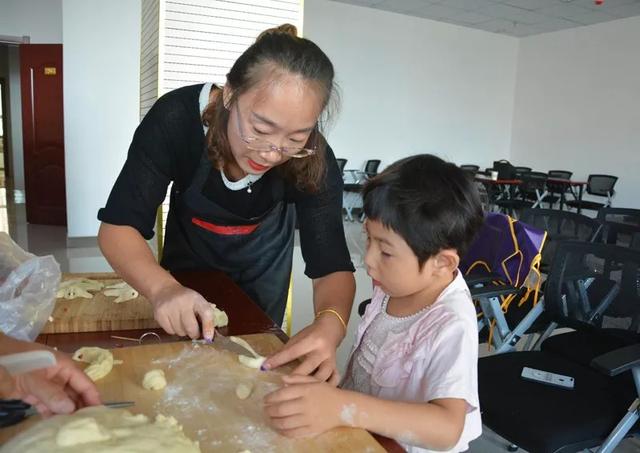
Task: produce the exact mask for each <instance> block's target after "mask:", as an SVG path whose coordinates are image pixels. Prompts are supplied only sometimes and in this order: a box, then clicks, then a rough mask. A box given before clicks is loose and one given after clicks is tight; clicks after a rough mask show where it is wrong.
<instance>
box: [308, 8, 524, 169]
mask: <svg viewBox="0 0 640 453" xmlns="http://www.w3.org/2000/svg"><path fill="white" fill-rule="evenodd" d="M304 34H305V37H307V38H309V39H311V40H313V41H315V42H316V43H317V44H318V45H319V46H320V47H321V48H322V49H323V50H324V51H325V52H326V53H327V55H328V56H329V58H331V60H332V62H333V64H334V66H335V70H336V75H337V82H338V83H339V85H340V87H341V92H342V109H341V112H340V115H339V117H338V118H337V121H336V122H335V126H334V127H333V129H332V130H331V131H330V133H329V140H330V143H331V145H332V147H333V149H334V151H335V153H336V155H337V156H338V157H346V158H348V160H349V162H348V163H347V168H359V167H361V166H362V165H363V163H364V162H365V161H366V160H367V159H372V158H379V159H381V160H382V161H383V166H385V165H387V164H389V163H391V162H393V161H395V160H397V159H399V158H401V157H404V156H407V155H409V154H415V153H419V152H429V153H435V154H438V155H440V156H442V157H444V158H446V159H449V160H452V161H454V162H456V163H478V164H480V165H483V166H488V165H490V164H491V163H492V162H493V160H495V159H500V158H507V157H509V147H510V134H511V119H512V113H513V95H514V87H515V72H516V63H517V62H516V59H517V52H518V40H517V39H516V38H512V37H508V36H503V35H498V34H493V33H488V32H484V31H479V30H472V29H469V28H463V27H458V26H455V25H450V24H445V23H440V22H435V21H431V20H427V19H420V18H416V17H409V16H404V15H401V14H395V13H389V12H386V11H379V10H375V9H371V8H364V7H358V6H353V5H346V4H342V3H336V2H330V1H327V0H306V1H305V2H304Z"/></svg>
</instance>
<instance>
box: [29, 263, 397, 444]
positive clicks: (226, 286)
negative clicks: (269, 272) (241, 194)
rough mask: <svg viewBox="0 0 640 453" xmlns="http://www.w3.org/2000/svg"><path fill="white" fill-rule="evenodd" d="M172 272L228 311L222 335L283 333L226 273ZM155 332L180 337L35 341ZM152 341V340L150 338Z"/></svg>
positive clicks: (110, 343)
mask: <svg viewBox="0 0 640 453" xmlns="http://www.w3.org/2000/svg"><path fill="white" fill-rule="evenodd" d="M173 276H174V277H175V278H176V279H177V280H178V281H179V282H180V283H181V284H183V285H184V286H187V287H189V288H191V289H193V290H195V291H198V292H199V293H200V294H202V296H203V297H204V298H205V299H207V300H209V301H211V302H214V303H215V304H216V305H217V306H218V307H219V308H220V309H221V310H224V311H225V312H227V315H229V325H228V326H226V327H223V328H221V329H220V332H221V333H222V334H223V335H247V334H252V333H271V334H274V335H276V336H277V337H278V338H280V339H281V340H282V341H284V342H286V341H287V340H288V337H287V335H286V334H285V333H284V332H283V331H282V330H281V329H280V327H279V326H278V325H277V324H276V323H275V322H274V321H273V320H272V319H270V318H269V317H268V316H267V315H266V314H265V313H264V312H263V311H262V310H261V309H260V307H258V305H257V304H256V303H255V302H253V301H252V300H251V299H250V298H249V296H247V295H246V294H245V293H244V292H243V291H242V290H241V289H240V288H239V287H238V286H237V285H236V284H235V283H234V282H233V281H232V280H231V279H230V278H229V277H228V276H227V275H226V274H224V273H222V272H218V271H192V272H174V273H173ZM149 331H151V332H156V333H157V334H158V335H159V336H160V339H161V341H162V342H175V341H180V340H181V338H180V337H177V336H174V335H168V334H167V333H165V332H164V331H163V330H162V329H145V330H119V331H111V332H82V333H57V334H46V335H40V336H39V337H38V338H37V340H36V341H38V342H40V343H43V344H46V345H48V346H51V347H57V348H58V350H60V351H65V352H73V351H75V350H76V349H78V348H79V347H81V346H89V345H90V346H100V347H103V348H110V349H113V348H118V347H124V346H133V345H135V343H132V342H128V341H126V340H125V341H123V340H119V339H114V338H112V335H117V336H122V337H130V338H139V337H140V336H141V335H142V334H143V333H145V332H149ZM152 341H154V340H152ZM372 435H373V437H374V438H375V439H376V440H377V441H378V442H379V443H380V444H381V445H382V447H383V448H385V449H386V450H387V451H388V452H394V453H395V452H402V451H404V450H403V449H402V447H400V445H399V444H398V443H396V442H395V441H394V440H392V439H388V438H386V437H383V436H378V435H376V434H373V433H372Z"/></svg>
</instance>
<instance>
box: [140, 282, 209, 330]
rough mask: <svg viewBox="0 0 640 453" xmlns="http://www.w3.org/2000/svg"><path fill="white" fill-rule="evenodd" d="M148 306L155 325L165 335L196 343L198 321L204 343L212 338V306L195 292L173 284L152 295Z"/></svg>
mask: <svg viewBox="0 0 640 453" xmlns="http://www.w3.org/2000/svg"><path fill="white" fill-rule="evenodd" d="M151 304H152V305H153V314H154V317H155V319H156V321H158V324H160V327H162V328H163V329H164V330H165V331H166V332H167V333H169V334H171V335H180V336H181V337H184V336H186V335H188V336H189V337H191V338H192V339H196V338H198V337H199V336H200V323H199V322H198V318H200V321H201V322H202V333H203V337H204V338H205V339H207V340H211V339H212V338H213V333H214V332H213V329H214V327H215V326H214V323H213V307H214V306H215V305H213V304H210V303H209V302H207V301H206V300H205V298H204V297H202V296H201V295H200V294H199V293H197V292H196V291H194V290H192V289H189V288H186V287H184V286H182V285H180V284H179V283H173V284H170V285H167V286H165V287H163V288H162V289H161V290H159V291H158V292H157V293H155V294H154V295H153V296H152V297H151Z"/></svg>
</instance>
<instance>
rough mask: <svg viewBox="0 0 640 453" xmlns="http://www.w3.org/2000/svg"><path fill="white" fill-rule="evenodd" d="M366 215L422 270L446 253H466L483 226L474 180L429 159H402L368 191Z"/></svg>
mask: <svg viewBox="0 0 640 453" xmlns="http://www.w3.org/2000/svg"><path fill="white" fill-rule="evenodd" d="M363 198H364V213H365V215H366V216H367V218H369V219H372V220H376V221H379V222H381V223H382V224H383V225H384V226H385V227H387V228H389V229H391V230H393V231H395V232H396V233H397V234H399V235H400V236H402V238H403V239H404V240H405V241H406V242H407V244H408V245H409V247H411V250H413V253H415V255H416V257H417V258H418V263H419V264H420V267H422V266H423V265H424V263H425V262H426V261H427V260H428V259H429V258H430V257H431V256H434V255H436V254H437V253H438V252H440V251H441V250H444V249H455V250H456V251H457V252H458V255H462V254H464V253H465V251H466V249H467V247H468V246H469V244H470V243H471V241H472V240H473V238H474V236H475V234H476V232H477V231H478V229H479V228H480V226H481V225H482V222H483V218H484V216H483V213H482V205H481V203H480V196H479V194H478V190H477V189H476V186H475V184H474V182H473V180H472V179H471V178H470V177H469V176H468V175H467V174H466V173H465V172H464V171H463V170H461V169H460V168H458V167H457V166H456V165H455V164H452V163H450V162H445V161H444V160H442V159H440V158H439V157H436V156H432V155H430V154H420V155H417V156H411V157H407V158H405V159H401V160H399V161H397V162H395V163H394V164H392V165H390V166H389V167H387V168H386V169H385V170H384V171H383V172H382V173H380V174H379V175H377V176H375V177H374V178H372V179H371V180H370V181H369V182H367V184H366V185H365V187H364V190H363Z"/></svg>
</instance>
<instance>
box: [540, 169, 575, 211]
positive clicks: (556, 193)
mask: <svg viewBox="0 0 640 453" xmlns="http://www.w3.org/2000/svg"><path fill="white" fill-rule="evenodd" d="M547 176H548V179H547V192H549V194H548V195H547V196H546V197H545V198H544V201H546V202H547V203H549V208H553V206H554V205H555V204H556V203H557V202H560V209H562V208H563V207H564V202H565V197H566V194H567V192H568V191H569V185H568V184H564V183H562V182H559V181H553V180H554V179H555V180H558V179H562V180H566V181H569V180H571V177H572V176H573V172H570V171H566V170H549V171H548V172H547ZM549 179H551V181H549Z"/></svg>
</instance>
